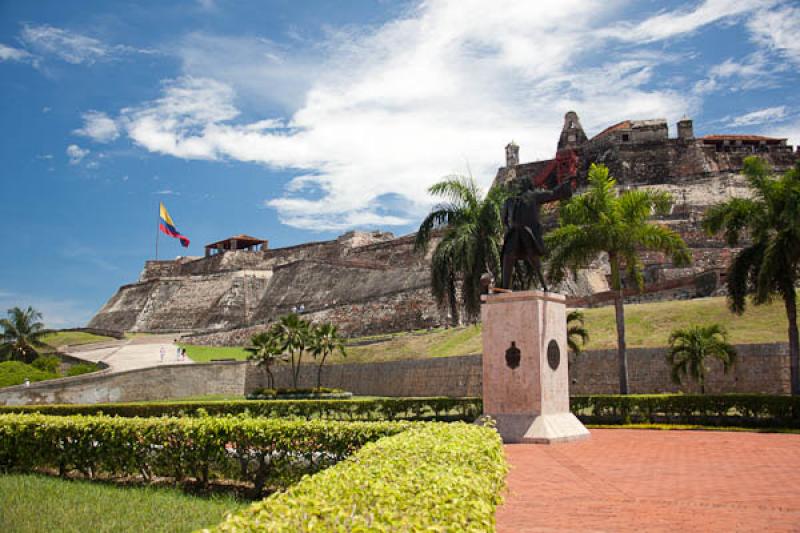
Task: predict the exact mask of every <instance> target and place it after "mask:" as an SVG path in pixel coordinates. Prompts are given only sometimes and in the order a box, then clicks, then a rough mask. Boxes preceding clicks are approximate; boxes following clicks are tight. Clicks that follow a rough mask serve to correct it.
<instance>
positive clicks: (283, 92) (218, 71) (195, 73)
mask: <svg viewBox="0 0 800 533" xmlns="http://www.w3.org/2000/svg"><path fill="white" fill-rule="evenodd" d="M174 48H175V53H176V54H177V55H178V57H179V58H180V60H181V64H182V66H181V69H182V73H183V75H184V76H189V77H199V78H212V79H218V80H225V83H227V84H229V85H230V86H231V87H232V88H233V89H234V90H235V91H236V95H237V97H238V98H240V99H243V100H245V101H246V102H247V103H252V104H253V107H258V108H263V107H264V103H265V102H266V103H268V104H272V105H276V106H278V107H279V108H281V110H282V111H287V112H290V111H292V110H294V109H297V108H298V107H299V106H301V105H302V104H303V101H304V100H305V97H306V92H307V91H308V89H309V88H310V87H311V86H312V84H313V82H314V80H316V79H317V78H318V76H319V70H320V66H321V65H320V57H319V54H320V53H321V52H320V50H318V49H314V50H306V51H298V50H294V49H287V48H286V47H285V46H281V45H279V44H276V43H274V42H272V41H270V40H267V39H263V38H257V37H252V36H235V37H233V36H220V35H209V34H205V33H201V32H193V33H190V34H188V35H186V36H184V37H182V38H181V39H180V40H179V42H178V43H177V44H176V45H175V47H174ZM312 48H313V47H312Z"/></svg>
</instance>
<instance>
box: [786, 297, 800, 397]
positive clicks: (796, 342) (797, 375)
mask: <svg viewBox="0 0 800 533" xmlns="http://www.w3.org/2000/svg"><path fill="white" fill-rule="evenodd" d="M783 302H784V304H785V306H786V318H787V319H789V369H790V371H789V374H790V376H791V378H790V379H791V391H792V394H793V395H800V339H798V334H797V296H796V294H795V292H794V284H793V283H792V284H791V289H789V290H787V291H784V297H783Z"/></svg>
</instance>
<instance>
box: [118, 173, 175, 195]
mask: <svg viewBox="0 0 800 533" xmlns="http://www.w3.org/2000/svg"><path fill="white" fill-rule="evenodd" d="M127 178H128V176H125V179H124V181H127ZM153 194H158V195H161V196H180V195H181V193H179V192H175V191H173V190H172V189H164V190H161V191H155V192H153Z"/></svg>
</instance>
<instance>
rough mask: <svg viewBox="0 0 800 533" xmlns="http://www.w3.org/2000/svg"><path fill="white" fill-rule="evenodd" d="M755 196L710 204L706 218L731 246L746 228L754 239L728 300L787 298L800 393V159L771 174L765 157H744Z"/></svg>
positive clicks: (732, 277)
mask: <svg viewBox="0 0 800 533" xmlns="http://www.w3.org/2000/svg"><path fill="white" fill-rule="evenodd" d="M743 172H744V175H745V176H746V177H747V181H748V183H749V186H750V190H751V191H752V193H753V196H752V197H751V198H731V199H730V200H728V201H726V202H724V203H722V204H719V205H716V206H714V207H712V208H710V209H709V210H708V211H707V212H706V216H705V218H704V220H703V227H704V228H705V229H706V231H707V232H708V233H709V234H716V233H719V232H723V233H724V235H725V240H726V241H727V243H728V245H730V246H737V245H738V244H739V241H740V240H741V237H742V236H743V235H744V234H745V233H746V234H747V235H749V237H750V239H751V242H750V244H749V245H748V246H745V247H744V248H743V249H742V250H741V251H740V252H739V253H738V254H736V257H735V258H734V260H733V262H732V263H731V265H730V268H729V271H728V280H727V285H728V305H729V307H730V309H731V311H733V312H734V313H736V314H742V313H743V312H744V310H745V297H746V296H747V295H748V294H750V295H751V301H752V303H753V304H755V305H761V304H764V303H767V302H769V301H770V300H771V299H772V297H773V296H774V295H778V296H780V297H781V298H782V299H783V304H784V307H785V308H786V318H787V319H788V321H789V331H788V335H789V367H790V374H791V388H792V394H795V395H796V394H800V340H798V331H797V294H796V292H795V287H796V285H797V281H798V270H799V269H800V163H798V164H796V165H795V167H794V168H792V169H791V170H789V171H788V172H786V173H785V174H783V176H780V177H770V176H769V168H768V166H767V164H766V162H765V161H764V160H763V159H760V158H758V157H748V158H747V159H745V160H744V169H743Z"/></svg>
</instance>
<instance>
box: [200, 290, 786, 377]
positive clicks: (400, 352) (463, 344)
mask: <svg viewBox="0 0 800 533" xmlns="http://www.w3.org/2000/svg"><path fill="white" fill-rule="evenodd" d="M584 314H585V316H586V328H587V329H588V330H589V335H590V340H589V344H588V345H587V346H586V348H587V349H589V350H595V349H604V348H614V347H616V344H617V333H616V326H615V325H614V308H613V307H599V308H595V309H585V310H584ZM713 322H718V323H720V324H722V325H723V326H725V327H726V328H727V329H728V332H729V334H730V340H731V342H733V343H734V344H756V343H767V342H787V336H786V330H787V322H786V313H785V311H784V308H783V303H782V302H781V301H775V302H773V303H771V304H769V305H762V306H758V307H756V306H753V305H748V306H747V312H746V313H745V314H743V315H742V316H737V315H734V314H733V313H731V312H730V311H729V310H728V308H727V303H726V300H725V298H721V297H720V298H700V299H696V300H679V301H672V302H655V303H646V304H628V305H626V306H625V327H626V333H627V337H626V338H627V341H628V347H629V348H653V347H658V346H666V344H667V339H668V338H669V335H670V333H671V332H672V330H673V329H675V328H682V327H687V326H690V325H693V324H710V323H713ZM365 339H369V337H365V338H363V339H351V341H350V342H351V344H352V343H357V342H359V341H363V340H365ZM376 340H377V342H374V343H371V344H365V345H361V346H348V347H347V357H346V358H342V357H341V356H340V355H338V354H334V355H332V356H331V357H329V358H328V361H329V362H330V363H332V364H336V363H366V362H376V361H393V360H398V359H426V358H429V357H450V356H453V355H468V354H477V353H481V351H482V348H481V327H480V325H477V326H465V327H460V328H450V329H435V330H432V331H416V332H410V333H399V334H396V335H391V336H383V337H377V338H376ZM186 352H187V354H188V355H189V357H191V358H192V359H194V360H195V361H209V360H211V359H224V358H233V359H238V360H244V359H246V358H247V352H246V351H245V350H244V349H243V348H239V347H223V348H215V347H211V346H186ZM304 361H306V362H310V361H311V358H310V357H308V356H306V357H304Z"/></svg>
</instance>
